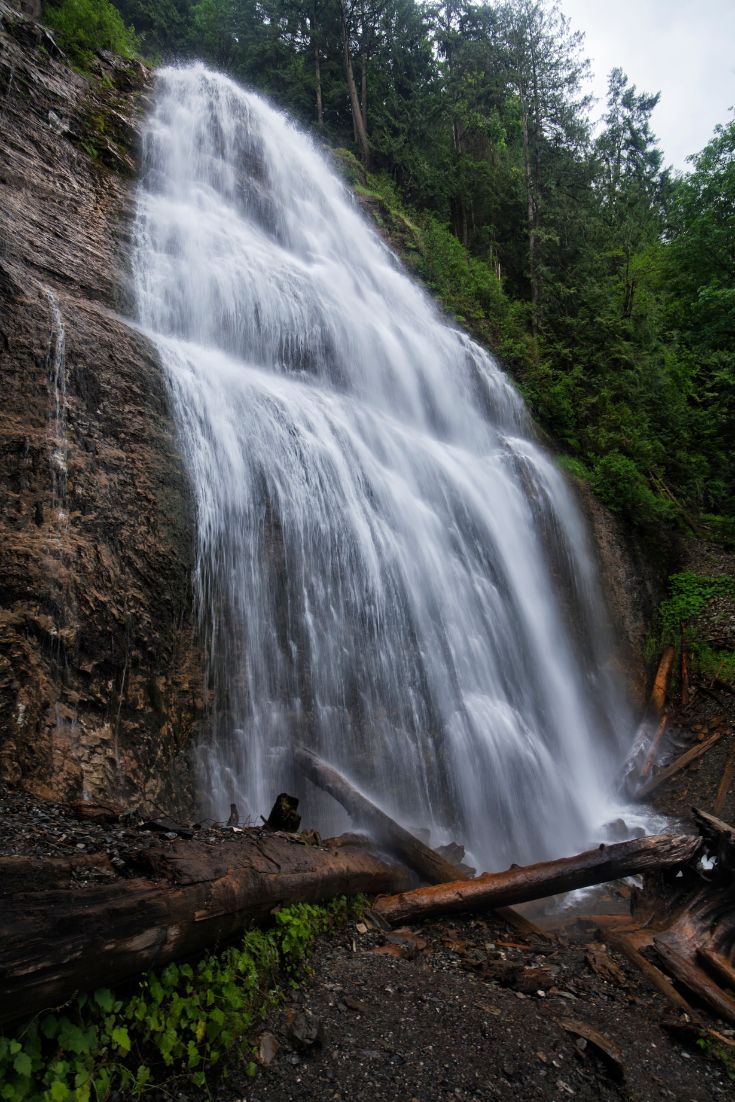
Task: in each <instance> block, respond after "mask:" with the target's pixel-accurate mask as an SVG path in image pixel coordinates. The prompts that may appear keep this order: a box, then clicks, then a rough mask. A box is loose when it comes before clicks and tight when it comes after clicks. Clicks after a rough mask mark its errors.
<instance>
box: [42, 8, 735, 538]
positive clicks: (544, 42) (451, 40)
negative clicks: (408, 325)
mask: <svg viewBox="0 0 735 1102" xmlns="http://www.w3.org/2000/svg"><path fill="white" fill-rule="evenodd" d="M46 20H47V22H48V23H49V24H50V25H51V26H52V27H54V28H55V30H56V33H57V36H58V40H59V42H60V44H61V45H62V47H63V48H64V49H65V50H66V51H67V53H68V54H69V55H70V57H71V58H72V60H73V61H74V62H75V63H76V64H77V66H78V67H79V68H81V69H84V68H85V67H86V66H88V65H89V62H90V59H91V58H92V56H93V53H94V50H95V49H99V48H108V49H112V50H115V51H117V52H119V53H122V54H127V55H133V54H136V53H137V54H139V55H140V56H143V57H144V58H146V59H147V60H151V61H155V62H159V61H172V60H173V61H175V60H186V59H189V58H192V57H198V58H202V59H204V60H205V61H207V62H208V63H210V64H212V65H213V66H216V67H218V68H219V69H221V70H224V71H225V72H227V73H228V74H230V75H231V76H232V77H233V78H235V79H236V80H238V81H240V82H242V83H244V84H246V85H249V86H251V87H253V88H254V89H256V90H258V91H261V92H264V93H266V94H267V95H268V96H269V97H270V98H271V100H272V101H273V102H274V103H275V104H277V105H278V106H281V107H283V108H285V109H287V110H288V111H289V112H291V113H292V114H293V115H294V116H295V117H296V118H297V119H298V120H299V122H300V123H301V124H302V125H304V126H306V127H307V128H309V129H310V130H311V132H312V133H313V134H314V136H315V138H316V139H317V140H318V141H319V142H320V143H322V144H324V145H326V146H328V147H330V148H331V149H333V150H334V151H335V158H336V159H337V161H338V162H339V163H340V165H341V168H342V170H343V172H344V173H345V174H346V175H347V177H348V179H349V180H350V182H351V183H352V184H353V186H355V187H356V190H357V191H358V194H360V195H361V196H362V198H363V201H364V202H365V203H366V205H368V206H369V207H370V208H371V209H372V212H373V214H374V215H375V216H376V218H377V220H378V221H379V223H380V222H382V224H383V226H384V227H385V230H386V232H387V233H388V234H389V235H390V238H391V240H392V242H393V243H394V245H396V246H397V247H398V248H399V249H400V250H401V251H402V253H403V255H404V258H405V259H406V260H407V261H408V262H409V263H410V264H411V265H412V267H413V268H414V270H415V271H416V272H417V274H418V275H419V276H420V277H421V278H422V279H423V280H424V282H425V283H426V284H427V285H428V286H429V287H430V288H431V289H432V290H433V292H434V293H435V294H436V296H437V297H438V298H439V300H440V301H441V302H442V304H443V306H444V307H445V309H446V310H447V311H448V312H450V313H451V314H453V315H454V316H455V317H457V318H458V319H459V320H460V321H461V323H462V324H464V325H465V326H466V327H467V328H469V329H470V331H472V332H473V333H474V334H475V335H476V336H478V337H479V338H480V339H481V340H483V341H485V342H486V343H487V344H488V345H490V346H491V347H492V348H493V349H494V350H495V352H496V353H497V354H498V355H499V357H500V358H501V360H502V362H503V363H504V364H505V366H506V367H507V368H508V369H509V370H510V372H511V373H512V375H513V377H514V379H515V381H516V383H517V385H518V386H519V387H520V389H521V390H522V392H523V394H524V395H525V397H526V399H527V401H528V403H529V405H530V406H531V409H532V410H533V413H534V416H535V418H536V421H537V423H538V424H539V426H540V428H541V429H542V431H543V432H544V433H545V434H546V435H547V438H548V439H549V441H550V442H551V443H552V445H553V446H554V447H555V448H556V449H557V451H559V452H560V453H561V454H562V456H563V459H562V461H563V462H564V463H565V465H566V466H567V467H568V469H570V470H571V471H572V473H574V474H576V475H577V476H578V477H580V478H582V479H584V480H586V481H587V482H588V483H589V484H590V485H591V486H592V488H593V489H594V491H595V492H596V493H597V494H598V495H599V496H600V497H601V498H602V499H603V500H604V501H605V502H606V503H607V504H608V505H609V506H610V507H612V508H613V509H614V510H615V511H617V512H618V513H620V514H622V515H623V516H624V517H625V518H626V520H627V521H628V522H629V523H630V524H632V525H633V526H634V527H635V528H637V529H638V530H639V531H640V532H641V533H642V534H643V535H647V536H649V537H650V536H655V535H656V534H657V533H659V534H660V532H661V531H662V530H671V529H672V528H680V529H682V530H690V531H691V530H693V531H695V532H696V533H697V534H699V535H712V536H714V537H717V538H719V537H724V538H725V539H726V540H732V538H733V536H734V535H735V521H734V520H733V518H734V517H735V455H734V449H733V441H735V352H734V350H733V337H734V336H735V119H734V118H730V119H729V120H724V121H723V122H722V124H721V125H719V126H717V128H716V130H715V132H714V134H713V135H712V137H711V140H710V141H709V142H708V143H707V145H706V146H705V148H704V149H702V150H701V151H693V152H692V156H691V157H690V159H689V163H690V167H689V170H688V171H687V172H686V173H675V172H672V171H671V169H670V168H668V167H667V166H666V164H665V160H664V155H663V153H662V150H661V149H660V147H659V145H658V143H657V139H656V135H655V133H654V129H653V125H652V113H653V111H654V108H655V107H656V104H657V102H658V98H659V97H658V94H657V93H656V92H655V90H653V91H651V90H647V89H646V90H641V89H639V88H637V87H636V86H635V85H634V84H633V83H632V82H631V81H630V79H629V78H628V76H627V75H626V74H625V73H624V72H623V71H622V70H621V69H619V68H616V69H613V70H612V71H611V73H610V74H609V78H608V92H607V100H606V102H605V103H603V104H600V103H592V102H591V101H590V99H589V97H587V96H585V94H584V89H585V78H586V76H587V74H588V70H589V63H588V61H587V60H586V58H585V51H584V41H583V36H582V35H580V34H579V33H578V32H576V31H575V30H574V28H573V27H572V26H571V25H570V23H569V21H568V20H567V18H566V17H565V16H564V14H563V11H562V9H561V7H560V6H559V5H558V4H555V3H553V2H552V0H506V2H502V3H479V2H475V3H470V2H468V0H448V2H444V3H442V2H439V3H423V2H420V0H196V2H194V0H117V2H116V3H115V5H114V6H113V5H112V3H111V2H110V0H63V3H61V4H59V3H53V4H52V3H50V4H48V5H47V6H46Z"/></svg>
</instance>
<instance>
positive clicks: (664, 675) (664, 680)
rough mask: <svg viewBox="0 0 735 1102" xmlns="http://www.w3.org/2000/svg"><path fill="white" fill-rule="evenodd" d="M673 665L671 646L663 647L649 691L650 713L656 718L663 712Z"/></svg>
mask: <svg viewBox="0 0 735 1102" xmlns="http://www.w3.org/2000/svg"><path fill="white" fill-rule="evenodd" d="M673 665H674V648H673V647H672V646H668V647H664V649H663V653H662V655H661V661H660V662H659V664H658V669H657V671H656V677H655V679H654V682H653V688H652V689H651V700H650V707H651V711H652V712H653V713H654V714H655V715H656V716H660V715H661V712H662V711H663V710H664V705H665V704H666V694H667V692H668V689H669V681H670V680H671V670H672V668H673Z"/></svg>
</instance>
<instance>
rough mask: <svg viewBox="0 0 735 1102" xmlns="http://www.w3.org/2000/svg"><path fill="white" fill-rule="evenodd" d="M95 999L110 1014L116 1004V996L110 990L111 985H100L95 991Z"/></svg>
mask: <svg viewBox="0 0 735 1102" xmlns="http://www.w3.org/2000/svg"><path fill="white" fill-rule="evenodd" d="M94 1001H95V1002H96V1003H97V1006H99V1007H100V1008H101V1009H102V1010H104V1012H105V1014H109V1013H110V1011H111V1010H112V1008H113V1007H114V1005H115V998H114V996H113V994H112V991H110V989H109V987H100V988H98V990H97V991H95V993H94Z"/></svg>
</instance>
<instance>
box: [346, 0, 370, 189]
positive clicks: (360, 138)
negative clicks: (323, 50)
mask: <svg viewBox="0 0 735 1102" xmlns="http://www.w3.org/2000/svg"><path fill="white" fill-rule="evenodd" d="M339 10H340V17H341V28H342V56H343V60H344V66H345V79H346V81H347V91H348V93H349V97H350V108H351V110H352V125H353V127H354V129H355V141H356V142H357V146H358V148H359V150H360V158H361V160H362V163H363V165H364V166H365V168H369V167H370V144H369V142H368V136H367V130H366V129H365V124H364V123H363V121H362V111H361V109H360V100H359V98H358V95H357V85H356V84H355V74H354V72H353V69H352V58H351V57H350V42H349V34H348V30H347V13H346V11H345V5H344V0H340V5H339Z"/></svg>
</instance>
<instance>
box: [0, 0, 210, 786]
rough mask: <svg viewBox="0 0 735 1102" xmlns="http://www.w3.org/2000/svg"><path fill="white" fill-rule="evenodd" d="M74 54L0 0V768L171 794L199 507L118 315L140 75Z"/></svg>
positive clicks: (179, 741)
mask: <svg viewBox="0 0 735 1102" xmlns="http://www.w3.org/2000/svg"><path fill="white" fill-rule="evenodd" d="M96 64H97V65H98V70H99V72H98V76H99V77H100V78H101V79H97V80H95V79H92V80H90V81H88V80H86V79H85V78H83V77H81V76H79V75H78V74H76V73H74V72H73V71H72V70H70V69H69V68H68V67H67V66H66V65H65V64H64V59H63V57H61V56H60V55H59V52H58V50H57V49H56V47H55V44H54V43H53V40H52V39H51V38H50V36H48V35H47V34H46V32H45V31H44V30H43V29H42V28H40V27H38V25H37V24H34V23H33V22H32V21H30V20H28V19H27V18H25V17H23V16H21V15H19V14H18V13H17V12H14V11H12V9H10V8H9V7H8V5H7V4H5V3H4V0H0V234H1V238H0V377H1V378H2V404H1V405H0V776H2V777H3V778H4V779H5V780H7V781H10V782H11V783H14V784H20V785H22V786H23V787H25V788H27V789H29V790H32V791H34V792H36V793H37V794H39V795H43V796H48V797H53V798H57V799H66V798H80V797H82V796H91V797H96V798H100V797H104V796H107V797H109V796H118V797H123V798H125V799H127V800H132V801H135V802H138V801H141V800H145V801H149V802H151V801H153V802H158V803H159V804H163V803H169V804H170V803H171V799H172V797H173V796H175V797H176V800H177V801H178V802H179V803H180V802H181V801H182V800H184V799H185V798H186V794H187V791H188V788H189V783H188V767H187V764H186V762H187V757H188V756H187V753H186V748H187V746H188V745H189V743H190V741H191V739H192V737H193V735H194V734H195V731H196V727H197V722H198V717H199V716H200V714H201V708H202V701H201V699H200V694H201V685H202V678H201V668H200V660H199V655H198V653H197V649H196V644H195V638H194V631H193V621H192V601H191V592H190V582H189V579H190V577H191V567H192V547H193V519H192V509H191V502H190V499H189V495H188V489H187V484H186V480H185V476H184V474H183V469H182V467H181V464H180V460H179V457H178V450H177V446H176V441H175V439H174V430H173V424H172V421H171V418H170V415H169V409H168V403H167V392H166V388H165V383H164V379H163V376H162V372H161V369H160V366H159V364H158V361H157V358H156V356H155V353H154V351H153V349H152V347H151V346H150V345H149V344H148V342H147V341H146V340H145V339H144V338H143V337H142V336H140V335H139V334H138V333H136V332H135V331H134V329H132V328H131V327H130V326H129V325H127V324H126V323H125V321H124V320H123V318H124V316H125V315H129V314H130V313H131V291H130V283H129V268H128V264H129V257H128V249H129V231H130V225H131V220H132V217H133V202H134V174H135V171H136V156H137V149H136V143H137V135H138V132H139V123H140V114H141V112H142V111H143V110H144V108H145V101H146V96H147V93H148V91H149V84H150V76H149V74H148V73H147V71H146V70H145V69H144V68H143V67H142V66H140V65H139V64H137V63H134V62H120V61H119V60H117V59H114V58H111V57H107V56H103V57H101V58H100V59H99V61H98V62H97V63H96Z"/></svg>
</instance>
